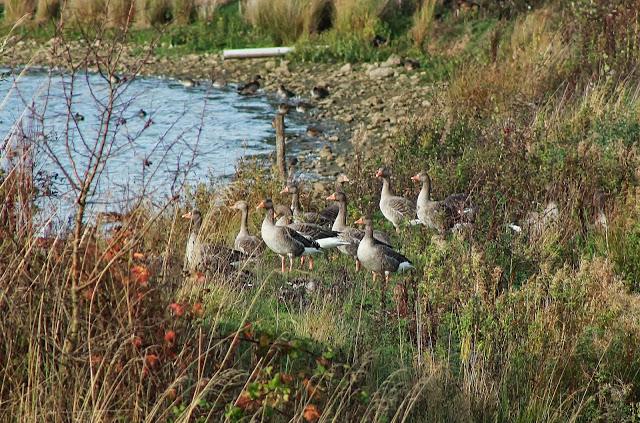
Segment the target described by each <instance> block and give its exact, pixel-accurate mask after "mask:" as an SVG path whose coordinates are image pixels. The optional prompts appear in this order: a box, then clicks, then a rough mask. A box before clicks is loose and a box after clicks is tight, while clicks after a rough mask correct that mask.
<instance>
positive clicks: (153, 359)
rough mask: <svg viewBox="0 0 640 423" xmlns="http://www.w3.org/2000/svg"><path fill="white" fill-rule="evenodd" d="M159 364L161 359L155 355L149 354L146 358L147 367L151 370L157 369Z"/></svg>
mask: <svg viewBox="0 0 640 423" xmlns="http://www.w3.org/2000/svg"><path fill="white" fill-rule="evenodd" d="M159 362H160V359H159V358H158V356H157V355H155V354H147V355H146V356H145V357H144V364H146V366H147V367H149V368H151V369H153V368H155V367H156V366H157V365H158V363H159Z"/></svg>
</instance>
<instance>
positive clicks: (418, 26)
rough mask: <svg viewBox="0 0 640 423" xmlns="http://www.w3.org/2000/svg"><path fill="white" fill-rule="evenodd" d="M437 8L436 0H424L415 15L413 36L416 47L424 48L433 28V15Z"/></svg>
mask: <svg viewBox="0 0 640 423" xmlns="http://www.w3.org/2000/svg"><path fill="white" fill-rule="evenodd" d="M435 9H436V0H422V4H421V5H420V8H419V9H418V11H417V12H416V13H415V15H414V16H413V26H412V27H411V32H410V34H411V38H412V39H413V43H414V45H415V46H416V47H418V48H420V49H423V48H424V43H425V41H427V36H428V35H429V31H430V30H431V26H432V23H433V15H434V12H435Z"/></svg>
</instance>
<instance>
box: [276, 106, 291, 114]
mask: <svg viewBox="0 0 640 423" xmlns="http://www.w3.org/2000/svg"><path fill="white" fill-rule="evenodd" d="M289 109H290V106H289V105H288V104H287V103H280V104H278V114H281V115H286V114H287V113H289Z"/></svg>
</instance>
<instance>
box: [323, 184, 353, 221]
mask: <svg viewBox="0 0 640 423" xmlns="http://www.w3.org/2000/svg"><path fill="white" fill-rule="evenodd" d="M347 182H349V177H347V175H345V174H344V173H341V174H339V175H338V177H337V178H336V182H335V192H336V193H338V192H344V184H345V183H347ZM327 200H329V199H328V198H327ZM333 201H337V200H333ZM338 212H339V204H337V203H332V204H330V205H328V206H327V207H325V208H324V209H323V210H321V211H320V216H323V217H325V218H327V219H329V220H334V221H335V220H336V218H337V217H338ZM345 222H346V215H345ZM345 224H346V223H345Z"/></svg>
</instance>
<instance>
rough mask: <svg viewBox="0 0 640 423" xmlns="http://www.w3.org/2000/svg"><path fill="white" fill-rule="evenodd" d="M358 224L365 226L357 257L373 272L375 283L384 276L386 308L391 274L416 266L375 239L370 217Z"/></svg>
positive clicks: (363, 218)
mask: <svg viewBox="0 0 640 423" xmlns="http://www.w3.org/2000/svg"><path fill="white" fill-rule="evenodd" d="M356 224H360V225H364V226H365V228H364V237H363V238H362V240H361V241H360V243H359V244H358V252H357V257H358V260H359V261H360V263H362V266H364V267H365V268H366V269H367V270H369V271H371V274H372V277H373V282H374V283H375V281H376V276H377V275H381V276H383V278H384V279H383V284H382V287H381V298H382V305H383V308H384V302H385V301H384V297H385V291H386V286H387V285H388V283H389V279H390V276H391V273H399V272H405V271H407V270H410V269H413V268H414V266H413V264H412V263H411V261H410V260H409V259H408V258H406V257H405V256H403V255H402V254H400V253H399V252H397V251H395V250H394V249H393V248H391V247H390V246H389V245H387V244H384V243H382V242H380V241H378V240H376V239H375V238H374V237H373V222H372V221H371V219H370V218H369V217H365V216H363V217H361V218H360V219H358V220H357V221H356Z"/></svg>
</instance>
